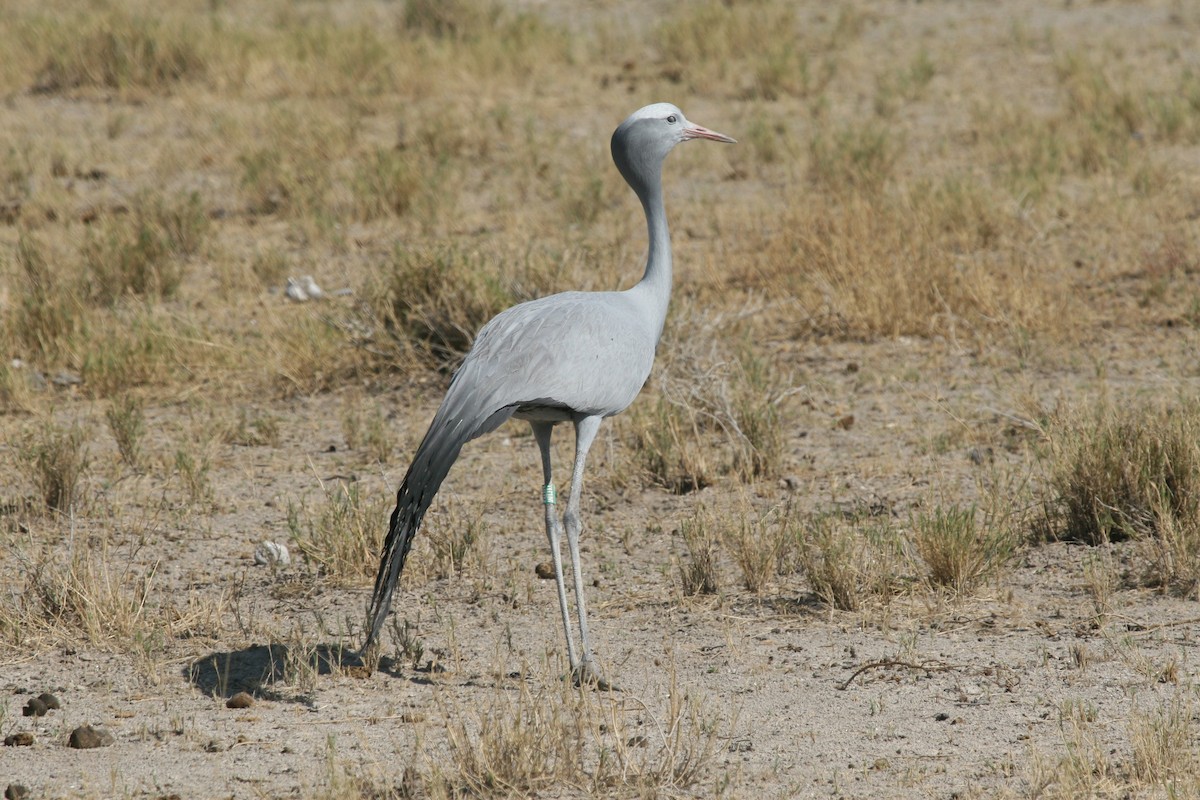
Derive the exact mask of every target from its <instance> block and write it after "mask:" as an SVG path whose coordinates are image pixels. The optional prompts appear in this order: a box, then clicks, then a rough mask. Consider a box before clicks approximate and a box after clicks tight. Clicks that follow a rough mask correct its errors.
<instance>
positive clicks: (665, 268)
mask: <svg viewBox="0 0 1200 800" xmlns="http://www.w3.org/2000/svg"><path fill="white" fill-rule="evenodd" d="M689 138H707V139H714V140H716V141H733V140H732V139H730V138H729V137H727V136H723V135H722V134H716V133H713V132H712V131H708V130H707V129H705V128H701V127H699V126H696V125H692V124H691V123H688V122H687V120H686V119H685V118H684V116H683V114H682V112H680V111H679V109H678V108H676V107H674V106H671V105H669V104H665V103H659V104H656V105H653V106H647V107H646V108H643V109H640V110H639V111H637V112H635V113H634V114H633V115H632V116H630V117H629V118H628V119H627V120H626V121H625V122H623V123H622V124H621V126H619V127H618V128H617V131H616V132H615V133H614V134H613V142H612V151H613V159H614V161H615V162H616V164H617V167H618V169H620V171H621V174H622V175H623V176H624V177H625V179H626V181H627V182H628V183H629V184H630V186H631V187H632V188H633V189H634V191H635V192H636V193H637V195H638V197H639V199H640V200H641V201H642V206H643V209H644V210H645V212H646V220H647V228H648V233H649V240H650V247H649V255H648V257H647V262H646V270H645V273H644V274H643V277H642V280H641V281H639V282H638V283H637V284H636V285H635V286H633V287H632V288H630V289H627V290H625V291H621V292H563V293H561V294H555V295H551V296H549V297H543V298H540V299H537V300H531V301H529V302H526V303H521V304H520V305H517V306H514V307H512V308H510V309H508V310H506V311H503V312H501V313H500V314H498V315H496V317H494V318H493V319H492V320H491V321H490V322H488V323H487V324H486V325H484V327H483V328H482V329H480V331H479V334H478V335H477V337H476V339H475V343H474V344H473V345H472V347H471V350H470V352H469V353H468V354H467V356H466V358H465V359H464V360H463V363H462V365H461V366H460V367H459V369H458V371H457V372H456V373H455V375H454V378H453V379H452V380H451V382H450V387H449V388H448V389H447V391H446V396H445V398H444V399H443V400H442V403H441V405H440V407H439V408H438V410H437V413H436V414H435V415H434V418H433V421H432V422H431V423H430V426H429V430H428V431H427V432H426V434H425V437H424V439H423V440H422V441H421V444H420V445H419V446H418V448H417V452H416V455H415V456H414V458H413V462H412V465H411V466H410V467H409V469H408V472H407V474H406V475H405V477H404V480H403V482H402V483H401V486H400V490H399V492H398V493H397V498H396V508H395V510H394V511H393V512H392V517H391V521H390V525H389V529H388V535H387V537H386V539H385V541H384V546H383V552H382V555H381V558H380V564H379V572H378V574H377V575H376V579H375V590H374V593H373V595H372V601H371V608H370V611H369V621H368V624H369V629H368V634H367V645H368V646H369V645H370V644H371V643H372V642H373V641H375V640H376V638H377V637H378V635H379V630H380V627H381V625H382V623H383V619H384V618H385V617H386V615H387V612H388V608H389V607H390V604H391V597H392V593H393V591H394V589H395V584H396V582H397V580H398V578H399V575H400V572H401V570H402V569H403V565H404V560H405V558H406V557H407V555H408V551H409V549H410V547H411V546H412V539H413V536H414V535H415V533H416V531H417V529H418V527H419V526H420V524H421V519H422V518H423V516H424V514H425V512H426V511H427V510H428V508H429V505H430V503H431V502H432V501H433V497H434V495H435V494H436V492H437V490H438V488H439V487H440V486H441V483H442V481H443V480H444V479H445V477H446V475H447V473H448V472H449V470H450V467H451V465H453V463H454V461H455V460H456V459H457V458H458V455H459V452H460V451H461V449H462V447H463V445H464V444H466V442H468V441H470V440H471V439H474V438H476V437H477V436H481V435H483V434H485V433H488V432H489V431H492V430H495V429H496V428H497V427H498V426H499V425H501V424H502V423H503V422H504V421H505V420H507V419H509V418H510V417H513V416H516V417H518V418H520V419H525V420H528V421H529V422H530V424H531V426H532V427H533V431H534V434H535V437H536V438H537V441H538V445H539V448H540V449H541V454H542V461H543V470H544V476H545V479H546V484H552V480H551V468H550V453H549V443H550V433H551V430H552V429H553V426H554V425H555V424H557V423H560V422H567V421H569V422H571V423H573V424H574V426H575V429H576V459H575V469H574V471H573V473H572V481H571V491H570V499H569V501H568V507H567V511H566V514H565V515H564V519H563V521H562V522H559V520H558V517H557V515H556V513H555V512H554V507H553V505H552V504H551V505H547V511H546V529H547V536H548V538H549V539H550V545H551V552H552V555H553V558H554V564H555V577H556V580H557V586H558V594H559V603H560V610H561V613H562V616H563V624H564V627H565V629H566V634H567V649H568V653H569V654H570V660H571V667H572V669H573V670H575V671H576V673H577V675H578V676H579V677H580V678H581V679H588V680H592V681H594V682H597V683H601V684H603V685H607V682H606V681H604V680H603V679H602V678H600V677H599V674H598V673H597V672H596V671H595V669H594V667H593V666H592V664H591V649H590V646H589V643H588V635H587V622H586V611H585V608H584V600H583V590H582V583H581V576H580V564H579V554H578V538H579V530H580V522H579V514H578V504H579V492H580V487H581V481H582V472H583V465H584V459H585V458H586V455H587V451H588V448H589V447H590V445H591V442H592V439H593V438H594V436H595V433H596V430H597V429H598V426H599V422H600V420H602V419H604V418H606V417H610V416H612V415H614V414H617V413H619V412H621V411H623V410H624V409H625V408H627V407H628V406H629V404H630V403H632V402H633V400H634V398H635V397H636V396H637V394H638V392H639V391H641V388H642V386H643V385H644V384H645V382H646V379H647V378H648V377H649V376H650V370H651V368H652V367H653V365H654V351H655V348H656V346H657V344H658V340H659V337H660V336H661V334H662V328H663V323H664V321H665V320H666V313H667V304H668V301H669V299H670V286H671V268H672V264H671V245H670V235H669V232H668V229H667V221H666V214H665V211H664V209H663V202H662V183H661V166H662V161H663V159H664V158H665V157H666V154H667V153H668V152H669V151H670V150H671V148H672V147H674V146H675V144H677V143H679V142H680V141H684V140H686V139H689ZM564 523H565V527H566V531H567V537H568V545H569V547H570V550H571V557H572V563H573V571H574V579H575V596H576V608H577V610H578V615H579V623H580V634H581V639H582V646H583V655H582V658H577V657H576V652H575V646H574V642H573V639H572V636H571V630H570V620H569V614H568V610H567V607H566V594H565V588H564V583H563V578H562V565H561V557H560V546H559V541H560V532H561V529H562V527H563V524H564Z"/></svg>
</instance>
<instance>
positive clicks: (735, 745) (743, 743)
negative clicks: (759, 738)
mask: <svg viewBox="0 0 1200 800" xmlns="http://www.w3.org/2000/svg"><path fill="white" fill-rule="evenodd" d="M753 749H754V742H752V741H750V740H749V739H736V740H734V741H733V742H730V744H729V752H731V753H749V752H750V751H751V750H753Z"/></svg>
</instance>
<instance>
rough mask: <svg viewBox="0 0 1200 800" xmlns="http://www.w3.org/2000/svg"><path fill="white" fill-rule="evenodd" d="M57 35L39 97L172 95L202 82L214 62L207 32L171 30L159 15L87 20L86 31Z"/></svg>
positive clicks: (113, 14) (115, 13)
mask: <svg viewBox="0 0 1200 800" xmlns="http://www.w3.org/2000/svg"><path fill="white" fill-rule="evenodd" d="M71 27H72V30H70V31H55V33H56V34H58V35H59V36H61V37H62V38H63V39H64V41H59V42H56V45H57V46H55V47H53V48H52V49H51V54H50V56H49V57H48V58H47V59H46V62H45V64H44V66H43V67H42V70H41V72H40V74H39V75H38V77H37V81H36V84H35V87H34V88H35V89H36V90H37V91H39V92H62V91H65V90H68V89H77V88H105V89H117V90H124V89H148V90H151V91H155V92H168V91H170V90H171V89H172V88H173V87H175V86H176V85H177V84H179V83H181V82H183V81H195V80H202V79H204V77H205V76H206V74H207V72H208V69H209V64H210V58H211V57H212V56H211V55H210V53H208V52H207V49H206V42H205V37H204V36H202V35H201V34H202V33H203V29H202V28H200V27H192V26H189V25H186V24H168V23H165V22H163V21H162V19H161V18H160V17H159V16H157V15H155V16H150V15H141V14H131V13H128V12H126V11H124V10H123V9H120V8H114V9H112V10H109V11H107V12H106V13H103V14H100V15H96V16H92V17H91V18H90V19H87V20H86V22H85V25H84V27H83V29H82V30H80V29H78V28H75V27H74V26H71Z"/></svg>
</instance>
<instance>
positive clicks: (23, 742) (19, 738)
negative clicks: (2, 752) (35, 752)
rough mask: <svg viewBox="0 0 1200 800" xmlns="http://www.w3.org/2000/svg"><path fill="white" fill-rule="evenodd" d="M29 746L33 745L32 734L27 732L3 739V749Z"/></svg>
mask: <svg viewBox="0 0 1200 800" xmlns="http://www.w3.org/2000/svg"><path fill="white" fill-rule="evenodd" d="M31 744H33V734H32V733H30V732H29V731H21V732H20V733H14V734H12V735H11V736H5V737H4V746H5V747H29V746H30V745H31Z"/></svg>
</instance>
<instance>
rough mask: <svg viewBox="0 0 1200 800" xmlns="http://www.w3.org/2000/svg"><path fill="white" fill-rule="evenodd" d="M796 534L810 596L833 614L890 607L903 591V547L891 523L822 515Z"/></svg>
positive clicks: (815, 517)
mask: <svg viewBox="0 0 1200 800" xmlns="http://www.w3.org/2000/svg"><path fill="white" fill-rule="evenodd" d="M797 531H798V542H797V547H798V562H799V565H800V568H801V570H803V572H804V575H805V577H806V578H807V579H808V583H809V585H810V586H811V587H812V591H813V593H814V594H816V595H817V597H819V598H820V599H821V601H822V602H824V603H826V604H827V605H829V606H830V607H832V608H837V609H840V610H843V611H857V610H859V609H861V608H864V607H865V606H866V605H867V604H868V603H872V602H883V603H886V602H887V601H888V600H889V599H890V598H891V597H892V596H893V595H895V594H896V593H898V592H899V591H900V589H901V587H902V586H903V583H902V578H903V575H904V569H903V568H904V565H905V559H904V554H903V542H902V540H901V538H900V536H899V534H898V533H897V531H896V530H895V528H894V527H893V526H892V525H891V523H890V520H887V519H882V520H880V519H870V518H867V519H858V518H854V517H851V518H845V517H840V516H836V515H833V514H821V515H817V516H814V517H812V518H810V519H808V520H806V521H804V522H803V523H802V524H801V525H800V526H799V527H798V529H797Z"/></svg>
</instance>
